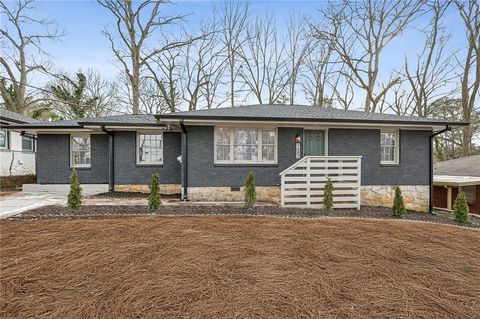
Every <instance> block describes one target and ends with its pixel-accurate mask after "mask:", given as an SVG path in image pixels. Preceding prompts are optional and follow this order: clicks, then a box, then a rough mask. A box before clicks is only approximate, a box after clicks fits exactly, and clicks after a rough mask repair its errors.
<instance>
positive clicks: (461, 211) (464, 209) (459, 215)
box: [453, 192, 469, 223]
mask: <svg viewBox="0 0 480 319" xmlns="http://www.w3.org/2000/svg"><path fill="white" fill-rule="evenodd" d="M468 213H469V211H468V204H467V198H466V197H465V192H460V193H459V194H458V196H457V198H456V199H455V202H454V203H453V215H454V219H455V221H456V222H458V223H466V222H468Z"/></svg>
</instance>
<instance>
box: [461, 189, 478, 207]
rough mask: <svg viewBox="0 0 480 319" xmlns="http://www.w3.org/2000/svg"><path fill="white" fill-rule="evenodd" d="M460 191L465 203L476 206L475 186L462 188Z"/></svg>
mask: <svg viewBox="0 0 480 319" xmlns="http://www.w3.org/2000/svg"><path fill="white" fill-rule="evenodd" d="M462 191H464V192H465V197H466V199H467V203H469V204H476V202H477V186H463V187H462Z"/></svg>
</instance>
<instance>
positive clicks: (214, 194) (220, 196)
mask: <svg viewBox="0 0 480 319" xmlns="http://www.w3.org/2000/svg"><path fill="white" fill-rule="evenodd" d="M256 191H257V201H259V202H271V203H277V204H279V203H280V187H279V186H257V187H256ZM188 197H189V199H190V200H192V201H211V202H242V201H243V187H241V188H240V191H232V190H231V188H230V187H189V188H188Z"/></svg>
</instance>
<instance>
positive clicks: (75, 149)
mask: <svg viewBox="0 0 480 319" xmlns="http://www.w3.org/2000/svg"><path fill="white" fill-rule="evenodd" d="M70 151H71V154H70V161H71V166H72V167H90V165H91V162H92V153H91V142H90V135H72V136H71V137H70Z"/></svg>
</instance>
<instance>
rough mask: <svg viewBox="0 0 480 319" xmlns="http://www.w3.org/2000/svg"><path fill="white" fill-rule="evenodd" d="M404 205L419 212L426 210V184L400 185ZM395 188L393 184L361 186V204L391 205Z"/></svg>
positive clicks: (427, 193)
mask: <svg viewBox="0 0 480 319" xmlns="http://www.w3.org/2000/svg"><path fill="white" fill-rule="evenodd" d="M400 190H401V191H402V195H403V200H404V202H405V207H406V208H407V209H410V210H415V211H419V212H428V196H429V187H428V186H400ZM394 196H395V190H394V187H393V186H386V185H382V186H362V189H361V204H362V205H370V206H383V207H391V206H392V205H393V198H394Z"/></svg>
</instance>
